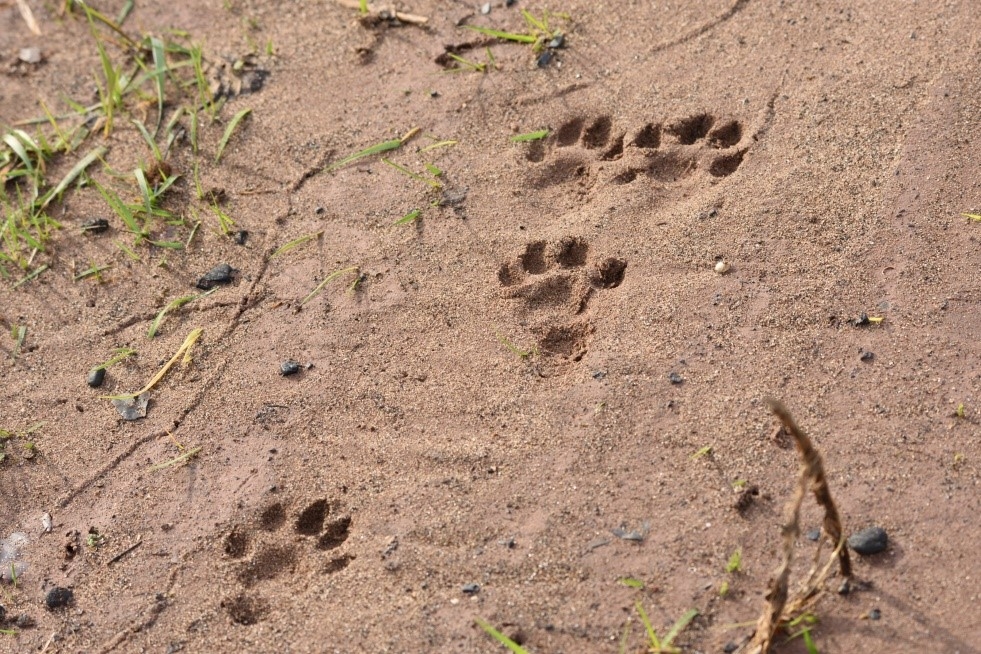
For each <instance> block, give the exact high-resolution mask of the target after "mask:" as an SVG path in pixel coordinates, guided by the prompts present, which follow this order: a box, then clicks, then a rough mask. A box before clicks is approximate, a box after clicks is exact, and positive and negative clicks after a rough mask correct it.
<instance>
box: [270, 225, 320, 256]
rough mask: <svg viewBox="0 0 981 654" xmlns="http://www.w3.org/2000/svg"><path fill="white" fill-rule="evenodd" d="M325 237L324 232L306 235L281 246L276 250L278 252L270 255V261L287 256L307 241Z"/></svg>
mask: <svg viewBox="0 0 981 654" xmlns="http://www.w3.org/2000/svg"><path fill="white" fill-rule="evenodd" d="M323 235H324V232H323V230H321V231H319V232H314V233H313V234H305V235H303V236H301V237H299V238H295V239H293V240H292V241H290V242H289V243H285V244H283V245H280V246H279V247H278V248H276V251H275V252H273V253H272V254H270V255H269V259H270V260H272V259H275V258H276V257H278V256H279V255H281V254H286V253H287V252H289V251H290V250H293V249H296V248H298V247H299V246H301V245H303V244H304V243H306V242H307V241H312V240H313V239H315V238H320V237H321V236H323Z"/></svg>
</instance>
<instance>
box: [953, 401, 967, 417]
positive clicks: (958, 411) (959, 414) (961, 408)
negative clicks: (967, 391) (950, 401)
mask: <svg viewBox="0 0 981 654" xmlns="http://www.w3.org/2000/svg"><path fill="white" fill-rule="evenodd" d="M954 415H955V416H957V417H958V418H963V417H964V416H965V410H964V403H963V402H961V403H960V404H958V405H957V409H956V410H955V411H954Z"/></svg>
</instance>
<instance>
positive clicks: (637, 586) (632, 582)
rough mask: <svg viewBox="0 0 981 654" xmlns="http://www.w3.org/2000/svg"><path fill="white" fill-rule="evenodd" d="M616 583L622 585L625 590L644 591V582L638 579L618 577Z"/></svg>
mask: <svg viewBox="0 0 981 654" xmlns="http://www.w3.org/2000/svg"><path fill="white" fill-rule="evenodd" d="M617 582H618V583H621V584H623V585H624V586H626V587H627V588H633V589H634V590H644V582H643V581H641V580H640V579H634V578H633V577H620V578H619V579H617Z"/></svg>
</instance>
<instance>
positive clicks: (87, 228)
mask: <svg viewBox="0 0 981 654" xmlns="http://www.w3.org/2000/svg"><path fill="white" fill-rule="evenodd" d="M108 229H109V221H108V220H106V219H105V218H93V219H92V220H86V221H85V222H84V223H82V231H83V232H85V233H87V234H101V233H102V232H104V231H106V230H108Z"/></svg>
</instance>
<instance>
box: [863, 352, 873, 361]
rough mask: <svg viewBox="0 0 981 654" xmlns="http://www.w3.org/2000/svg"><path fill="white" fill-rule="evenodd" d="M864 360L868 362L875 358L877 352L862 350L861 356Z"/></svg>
mask: <svg viewBox="0 0 981 654" xmlns="http://www.w3.org/2000/svg"><path fill="white" fill-rule="evenodd" d="M859 358H860V359H861V360H862V361H865V362H866V363H868V362H869V361H871V360H872V359H874V358H875V353H873V352H862V356H860V357H859Z"/></svg>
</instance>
